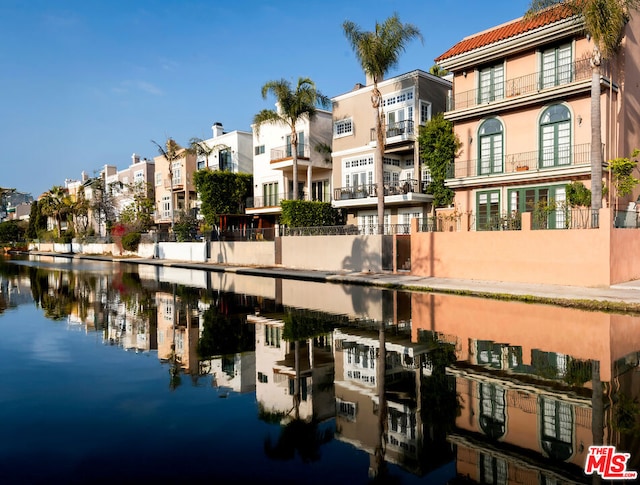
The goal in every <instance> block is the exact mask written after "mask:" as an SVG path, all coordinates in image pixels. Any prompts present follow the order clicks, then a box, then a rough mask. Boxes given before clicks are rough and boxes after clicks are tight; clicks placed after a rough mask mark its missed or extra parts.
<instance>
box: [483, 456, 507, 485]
mask: <svg viewBox="0 0 640 485" xmlns="http://www.w3.org/2000/svg"><path fill="white" fill-rule="evenodd" d="M507 478H508V477H507V462H506V461H505V460H503V459H501V458H497V457H495V456H491V455H485V454H484V453H482V454H481V455H480V483H487V484H489V483H490V484H494V485H501V484H506V483H507Z"/></svg>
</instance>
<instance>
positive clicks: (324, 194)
mask: <svg viewBox="0 0 640 485" xmlns="http://www.w3.org/2000/svg"><path fill="white" fill-rule="evenodd" d="M311 200H318V201H320V202H330V197H329V181H328V180H320V181H318V182H311Z"/></svg>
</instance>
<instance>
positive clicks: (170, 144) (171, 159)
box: [151, 138, 184, 231]
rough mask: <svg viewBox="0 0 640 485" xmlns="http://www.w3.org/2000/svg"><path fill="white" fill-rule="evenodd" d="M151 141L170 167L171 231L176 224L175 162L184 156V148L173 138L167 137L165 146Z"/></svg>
mask: <svg viewBox="0 0 640 485" xmlns="http://www.w3.org/2000/svg"><path fill="white" fill-rule="evenodd" d="M151 143H153V144H154V145H155V146H156V148H157V149H158V153H159V154H160V156H161V157H163V158H164V159H165V160H166V161H167V166H168V168H169V186H170V189H169V190H170V191H171V231H173V226H174V224H175V211H174V205H175V204H174V198H173V164H174V163H175V162H177V161H178V160H180V158H182V157H183V152H184V149H183V148H182V147H181V146H180V145H178V144H177V143H176V141H175V140H174V139H173V138H167V141H166V142H165V144H164V146H162V145H160V144H159V143H156V142H155V141H153V140H151Z"/></svg>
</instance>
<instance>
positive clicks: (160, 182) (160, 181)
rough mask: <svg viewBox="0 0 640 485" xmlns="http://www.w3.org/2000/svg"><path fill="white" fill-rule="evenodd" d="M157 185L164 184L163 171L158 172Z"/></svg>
mask: <svg viewBox="0 0 640 485" xmlns="http://www.w3.org/2000/svg"><path fill="white" fill-rule="evenodd" d="M155 175H156V187H158V186H160V185H162V173H161V172H156V174H155Z"/></svg>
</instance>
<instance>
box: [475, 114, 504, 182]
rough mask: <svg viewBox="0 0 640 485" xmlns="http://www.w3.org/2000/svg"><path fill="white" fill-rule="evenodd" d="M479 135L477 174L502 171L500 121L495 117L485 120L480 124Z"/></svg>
mask: <svg viewBox="0 0 640 485" xmlns="http://www.w3.org/2000/svg"><path fill="white" fill-rule="evenodd" d="M479 137H480V142H479V144H478V145H479V148H478V149H479V150H480V156H479V157H478V158H479V164H480V166H479V167H478V175H488V174H492V173H502V123H500V121H498V120H497V119H495V118H493V119H489V120H486V121H485V122H484V123H482V125H480V131H479Z"/></svg>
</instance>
